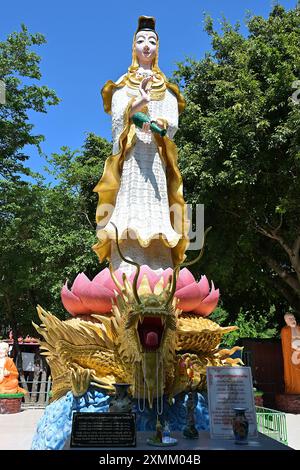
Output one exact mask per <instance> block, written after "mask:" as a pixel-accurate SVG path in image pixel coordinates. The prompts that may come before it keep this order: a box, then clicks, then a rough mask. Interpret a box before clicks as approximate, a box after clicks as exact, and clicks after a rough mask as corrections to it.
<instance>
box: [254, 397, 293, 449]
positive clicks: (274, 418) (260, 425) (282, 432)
mask: <svg viewBox="0 0 300 470" xmlns="http://www.w3.org/2000/svg"><path fill="white" fill-rule="evenodd" d="M255 408H256V422H257V430H258V431H259V432H261V433H262V434H265V435H266V436H268V437H271V438H272V439H276V441H279V442H282V443H283V444H286V445H287V444H288V438H287V427H286V416H285V413H283V412H281V411H277V410H272V409H270V408H264V407H261V406H256V407H255Z"/></svg>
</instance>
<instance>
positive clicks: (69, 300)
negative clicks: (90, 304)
mask: <svg viewBox="0 0 300 470" xmlns="http://www.w3.org/2000/svg"><path fill="white" fill-rule="evenodd" d="M60 295H61V301H62V304H63V306H64V307H65V309H66V310H67V311H68V312H69V313H70V314H71V315H73V316H76V315H84V314H90V313H92V312H91V311H90V310H89V309H88V308H87V307H86V305H84V304H83V303H82V302H81V300H80V299H79V298H78V297H77V296H76V295H74V294H73V292H71V291H70V290H69V289H68V283H67V282H66V283H65V285H64V286H63V288H62V290H61V294H60Z"/></svg>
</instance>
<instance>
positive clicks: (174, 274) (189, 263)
mask: <svg viewBox="0 0 300 470" xmlns="http://www.w3.org/2000/svg"><path fill="white" fill-rule="evenodd" d="M211 229H212V227H208V228H207V229H206V230H205V232H204V235H203V245H202V248H201V251H200V253H199V255H198V256H197V257H196V258H195V259H193V260H192V261H188V262H186V263H180V264H177V266H175V268H174V270H173V279H172V288H171V291H170V295H169V297H168V300H167V302H166V307H167V306H168V305H169V303H170V302H171V301H172V299H173V297H174V295H175V290H176V283H177V277H178V274H179V270H180V268H183V267H186V266H191V265H192V264H195V263H197V261H199V260H200V259H201V258H202V256H203V253H204V245H205V238H206V236H207V234H208V232H210V231H211Z"/></svg>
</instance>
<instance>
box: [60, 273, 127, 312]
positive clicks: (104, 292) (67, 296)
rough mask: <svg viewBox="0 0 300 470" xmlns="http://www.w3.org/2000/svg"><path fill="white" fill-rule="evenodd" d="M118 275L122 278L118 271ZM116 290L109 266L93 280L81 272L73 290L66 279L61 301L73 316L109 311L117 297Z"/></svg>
mask: <svg viewBox="0 0 300 470" xmlns="http://www.w3.org/2000/svg"><path fill="white" fill-rule="evenodd" d="M116 276H117V278H118V279H119V280H121V279H120V278H119V276H118V273H116ZM114 290H117V287H116V285H115V283H114V281H113V280H112V278H111V275H110V272H109V269H108V268H105V269H103V271H101V272H100V273H99V274H97V276H95V277H94V279H93V280H92V281H90V280H89V278H88V277H87V276H86V275H85V274H84V273H80V274H78V276H77V277H76V279H75V281H74V283H73V285H72V287H71V290H69V288H68V282H67V281H66V283H65V285H64V286H63V288H62V290H61V301H62V303H63V306H64V307H65V309H66V310H67V311H68V312H69V313H70V314H71V315H73V316H76V315H90V314H93V313H101V314H103V313H109V312H110V311H111V308H112V298H114V297H115V293H114Z"/></svg>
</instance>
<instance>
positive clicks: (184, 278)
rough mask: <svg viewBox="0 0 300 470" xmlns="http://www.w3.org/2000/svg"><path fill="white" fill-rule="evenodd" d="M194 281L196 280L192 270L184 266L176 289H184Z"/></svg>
mask: <svg viewBox="0 0 300 470" xmlns="http://www.w3.org/2000/svg"><path fill="white" fill-rule="evenodd" d="M193 282H195V278H194V276H193V274H192V273H191V271H189V270H188V269H187V268H183V269H181V270H180V271H179V276H178V279H177V285H176V290H179V289H182V288H183V287H185V286H188V285H189V284H193Z"/></svg>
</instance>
